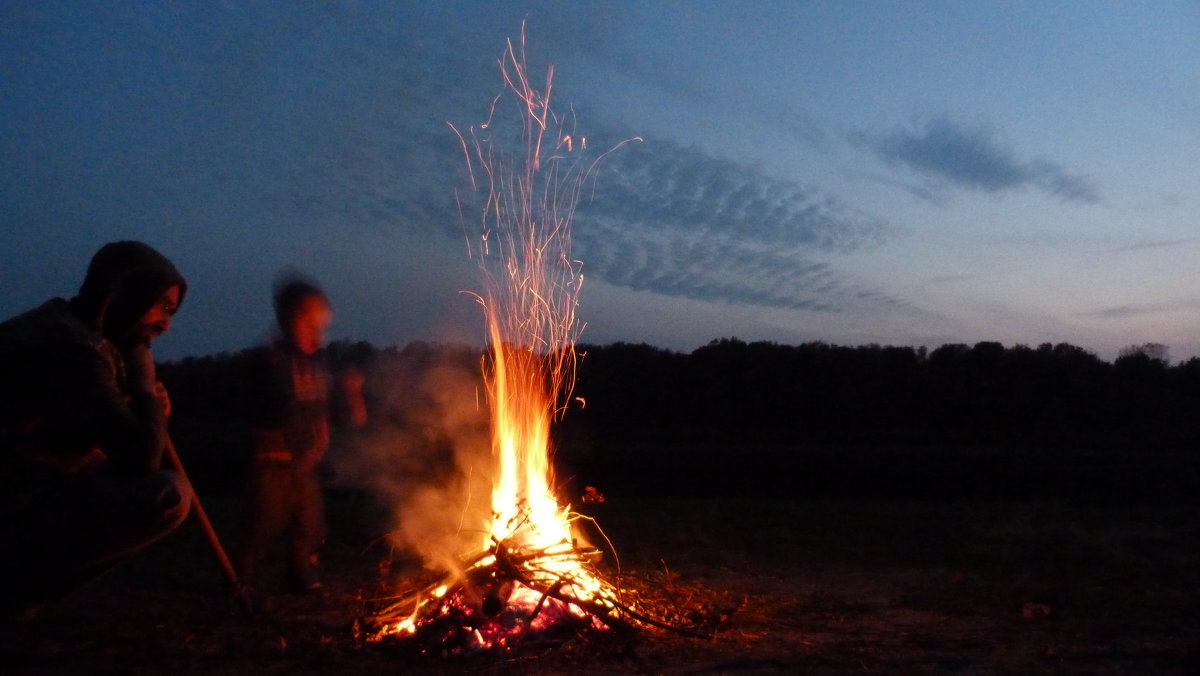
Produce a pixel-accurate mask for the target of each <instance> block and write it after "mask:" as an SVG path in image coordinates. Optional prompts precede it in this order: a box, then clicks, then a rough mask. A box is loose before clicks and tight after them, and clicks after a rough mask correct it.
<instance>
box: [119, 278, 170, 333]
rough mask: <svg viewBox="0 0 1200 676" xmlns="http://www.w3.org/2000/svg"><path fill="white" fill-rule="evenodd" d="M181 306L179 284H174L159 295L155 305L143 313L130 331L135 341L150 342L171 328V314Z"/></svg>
mask: <svg viewBox="0 0 1200 676" xmlns="http://www.w3.org/2000/svg"><path fill="white" fill-rule="evenodd" d="M178 308H179V286H178V285H176V286H172V287H170V288H169V289H167V290H166V291H164V292H163V295H162V296H159V298H158V300H157V301H155V303H154V305H152V306H150V309H149V310H147V311H146V314H144V315H142V318H141V319H139V320H138V322H137V324H136V325H134V327H133V330H132V331H131V332H130V338H131V340H132V341H133V342H142V343H149V342H150V341H152V340H154V339H155V338H157V337H159V336H161V335H162V334H164V333H166V332H167V331H168V330H169V329H170V328H171V316H172V315H174V314H175V310H176V309H178Z"/></svg>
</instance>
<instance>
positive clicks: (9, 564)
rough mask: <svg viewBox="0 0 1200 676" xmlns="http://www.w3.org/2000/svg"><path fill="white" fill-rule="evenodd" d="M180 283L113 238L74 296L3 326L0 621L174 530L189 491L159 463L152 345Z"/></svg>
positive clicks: (161, 438)
mask: <svg viewBox="0 0 1200 676" xmlns="http://www.w3.org/2000/svg"><path fill="white" fill-rule="evenodd" d="M186 290H187V284H186V282H185V281H184V279H183V277H182V276H181V275H180V274H179V272H178V271H177V270H176V269H175V266H174V265H173V264H172V263H171V262H170V261H169V260H167V259H166V258H165V257H163V256H162V255H161V254H160V253H158V252H157V251H155V250H154V249H152V248H151V247H149V246H147V245H145V244H143V243H141V242H132V241H122V242H113V243H110V244H107V245H105V246H104V247H102V248H101V249H100V250H99V251H98V252H97V253H96V255H95V256H94V257H93V258H92V260H91V263H90V265H89V266H88V270H87V274H86V276H85V278H84V281H83V285H82V286H81V287H80V289H79V293H78V295H76V296H75V297H73V298H71V299H70V300H66V299H63V298H54V299H51V300H49V301H47V302H46V303H44V304H42V305H41V306H39V307H37V308H34V309H32V310H30V311H28V312H25V313H24V314H21V315H18V316H17V317H14V318H12V319H9V320H7V321H5V322H3V323H0V541H3V542H4V552H5V553H4V556H3V557H0V614H2V615H0V617H2V618H3V619H4V620H5V621H10V620H14V619H23V618H28V617H31V616H32V615H33V613H34V612H35V611H36V609H37V608H38V607H39V606H40V605H41V604H43V603H44V602H46V601H50V600H55V599H57V598H60V597H62V596H64V595H65V594H67V593H68V592H70V591H71V590H73V589H75V588H77V587H79V586H80V585H82V584H83V583H85V582H87V581H89V580H91V579H92V578H95V577H96V576H97V575H99V574H100V573H102V572H104V571H105V570H108V569H109V568H111V567H112V566H114V565H116V564H117V563H120V562H121V561H123V560H125V559H126V558H128V557H129V556H130V555H132V554H134V553H135V552H137V551H139V550H140V549H142V548H144V547H146V546H147V545H149V544H150V543H152V542H154V541H155V540H158V539H159V538H161V537H163V536H164V535H166V534H167V533H170V532H171V531H172V530H174V529H175V528H176V527H177V526H179V524H180V523H182V522H183V520H184V518H185V517H186V516H187V512H188V506H189V504H190V502H191V496H192V493H191V487H190V486H189V485H188V483H187V481H186V480H185V479H184V478H182V477H181V476H180V475H178V474H176V473H174V472H171V471H167V470H163V469H161V467H160V465H161V460H162V456H163V453H164V449H165V445H166V443H167V425H166V419H167V415H168V413H169V410H170V404H169V401H168V399H167V396H166V391H165V390H164V389H163V387H162V384H161V383H159V382H158V381H157V380H156V378H155V372H154V355H153V353H152V352H151V348H150V343H151V341H153V340H154V339H155V338H157V337H158V336H159V335H161V334H162V333H164V332H165V331H167V330H168V329H169V328H170V322H171V317H172V315H174V314H175V311H176V310H177V309H178V308H179V305H180V303H181V302H182V301H183V297H184V294H185V292H186Z"/></svg>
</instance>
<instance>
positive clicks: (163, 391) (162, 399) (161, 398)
mask: <svg viewBox="0 0 1200 676" xmlns="http://www.w3.org/2000/svg"><path fill="white" fill-rule="evenodd" d="M154 396H155V397H157V398H158V403H160V404H162V410H163V417H164V418H170V417H171V397H170V396H168V395H167V388H166V386H165V385H163V384H162V381H161V380H156V381H154Z"/></svg>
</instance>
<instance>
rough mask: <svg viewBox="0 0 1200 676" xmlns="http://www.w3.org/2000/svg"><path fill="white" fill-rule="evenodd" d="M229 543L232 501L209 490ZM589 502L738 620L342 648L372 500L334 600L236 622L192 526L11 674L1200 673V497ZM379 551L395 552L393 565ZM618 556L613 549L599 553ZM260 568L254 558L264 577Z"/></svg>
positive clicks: (339, 553)
mask: <svg viewBox="0 0 1200 676" xmlns="http://www.w3.org/2000/svg"><path fill="white" fill-rule="evenodd" d="M206 506H207V507H208V510H209V512H210V513H211V514H212V515H213V517H214V521H215V522H216V524H217V526H218V529H219V530H220V531H221V532H222V533H225V534H227V536H228V537H227V538H226V539H227V540H230V542H231V543H232V541H233V540H234V536H233V534H234V533H235V532H236V529H237V523H238V519H239V514H240V504H239V502H238V501H237V500H234V499H228V498H227V499H215V498H214V499H210V500H206ZM589 511H590V513H591V515H593V516H594V517H595V518H596V519H597V521H598V522H599V523H600V524H601V526H602V527H603V528H604V530H605V533H606V534H607V536H608V537H609V538H610V539H611V540H612V541H613V543H614V544H615V545H616V548H617V551H618V553H619V555H620V562H621V565H622V568H623V570H624V571H625V572H626V573H632V574H633V575H634V577H636V578H638V579H641V580H643V581H644V582H645V583H649V584H657V585H674V586H675V587H676V588H677V589H678V590H679V591H680V592H681V593H682V592H685V591H686V590H689V589H690V590H702V591H704V592H706V593H708V594H711V595H713V596H714V597H717V598H720V599H723V600H724V601H726V602H728V603H729V604H730V605H731V606H734V607H736V612H734V614H733V615H732V616H731V617H730V619H729V620H728V621H727V622H726V623H725V624H724V625H723V626H722V628H721V630H720V631H719V632H718V633H717V634H716V636H715V637H714V638H713V639H712V640H711V641H703V640H695V639H688V638H683V637H679V636H674V635H671V634H664V633H660V632H646V633H645V634H644V635H643V636H641V637H640V638H639V639H638V640H637V641H635V642H633V643H625V642H617V641H614V640H606V639H604V638H596V637H593V638H591V639H590V640H582V641H581V640H576V641H573V642H567V643H563V644H559V645H546V646H542V647H541V648H540V649H538V650H531V651H525V652H522V653H519V654H516V655H509V656H496V655H481V656H475V657H470V658H457V659H444V658H439V657H425V656H413V655H410V654H402V653H400V652H397V651H396V650H394V649H392V648H389V647H388V646H384V645H379V644H363V643H360V642H358V641H356V639H355V637H354V634H353V631H352V624H353V622H354V620H355V619H356V618H357V617H361V616H362V614H363V613H364V612H366V608H367V607H368V606H366V605H364V603H363V601H362V599H364V598H371V597H375V596H378V595H379V594H381V593H386V590H385V587H386V585H385V584H383V583H384V580H385V577H384V575H383V573H381V565H382V564H385V563H387V562H389V561H390V562H391V569H392V573H391V574H398V575H400V576H401V577H404V576H411V575H415V574H417V572H418V569H419V567H418V565H417V564H416V562H414V561H412V560H411V559H406V558H405V557H404V556H403V554H402V553H399V554H397V555H396V556H394V557H393V556H391V555H389V552H388V551H387V550H386V548H385V547H383V546H381V545H380V543H378V542H376V543H375V544H371V538H370V533H371V529H372V526H371V525H370V519H369V518H368V515H369V514H370V513H371V509H370V508H369V506H368V505H365V504H364V503H363V502H362V501H361V500H359V499H354V498H352V497H350V496H346V495H342V496H335V497H333V498H332V499H331V509H330V512H331V531H332V532H331V542H330V545H329V547H328V549H327V552H326V557H325V562H324V566H325V577H326V581H327V583H328V587H329V593H328V594H327V595H325V596H318V597H295V596H289V595H286V594H282V593H279V590H278V589H277V588H275V587H274V586H273V583H271V582H270V581H269V580H268V581H266V582H265V583H264V584H262V585H261V586H260V588H259V589H258V592H257V594H256V599H257V612H256V613H255V615H254V616H253V617H249V618H248V617H245V616H244V615H243V614H242V613H240V612H239V611H238V610H237V608H236V606H234V605H233V604H231V603H230V602H229V600H228V598H227V595H226V593H225V591H224V589H223V585H222V580H221V578H220V575H219V574H218V572H217V569H216V567H215V565H214V564H213V562H212V557H211V556H210V554H209V553H208V551H207V549H206V548H205V545H204V542H203V540H202V539H201V538H200V536H199V534H198V530H197V529H196V528H195V524H185V525H184V527H183V529H182V530H181V531H180V532H178V533H176V534H174V535H172V536H171V537H170V538H168V539H167V540H166V541H164V542H161V543H159V544H157V545H155V546H154V547H152V548H151V549H149V550H147V551H146V552H144V553H142V554H141V555H140V556H139V557H137V558H135V559H133V560H131V561H130V562H128V563H127V564H126V565H124V566H123V567H121V568H119V569H117V570H115V571H113V572H112V573H110V574H109V575H108V576H106V577H104V578H102V579H100V580H98V581H97V582H95V583H94V584H92V585H91V586H89V587H87V588H85V589H83V590H81V591H79V592H77V593H76V594H74V595H72V596H70V597H69V598H67V599H66V600H64V601H62V602H60V603H58V604H55V605H53V606H51V607H47V608H45V609H43V611H42V613H41V614H40V615H39V616H38V617H37V618H36V619H35V620H33V621H32V622H27V623H22V624H17V625H11V626H7V627H5V628H4V629H3V651H4V652H3V658H2V659H3V663H2V664H0V666H3V668H4V671H5V672H6V673H13V674H69V673H122V674H125V673H135V674H136V673H141V674H158V673H223V674H250V673H254V674H277V673H287V674H335V673H406V672H409V673H411V672H419V673H529V674H550V673H567V672H570V673H585V674H586V673H594V674H601V673H604V674H608V673H655V674H658V673H661V674H710V673H727V674H773V673H797V672H799V673H815V674H823V673H828V674H841V673H850V672H854V673H858V672H862V673H889V674H892V673H946V672H951V673H968V674H974V673H984V674H991V673H1014V674H1015V673H1020V674H1027V673H1087V674H1095V673H1137V674H1148V673H1154V674H1171V673H1178V674H1185V673H1196V672H1197V671H1200V645H1198V638H1197V637H1200V518H1198V517H1200V505H1197V504H1196V502H1195V501H1191V500H1181V499H1178V498H1173V499H1169V500H1154V499H1149V498H1146V497H1141V498H1139V499H1137V500H1136V501H1127V500H1123V499H1122V498H1121V497H1120V496H1112V497H1111V499H1108V500H1104V501H1094V500H1093V501H1079V500H1073V501H1065V500H1054V499H1047V498H1038V499H1029V500H988V501H981V500H958V501H955V500H947V499H941V500H937V501H932V500H912V499H892V500H887V499H879V498H871V499H856V498H836V499H834V498H824V499H803V498H780V497H771V498H747V497H719V496H713V497H702V498H680V497H673V498H647V497H617V496H610V498H609V500H608V501H607V502H604V503H601V504H596V505H592V506H591V508H590V510H589ZM393 558H394V559H395V560H393ZM604 565H605V566H607V567H608V568H609V569H610V570H612V569H613V567H614V566H615V558H614V557H613V556H611V553H610V554H609V555H608V556H606V558H605V564H604ZM266 576H267V577H269V571H267V575H266Z"/></svg>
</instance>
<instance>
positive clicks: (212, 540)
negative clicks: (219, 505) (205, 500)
mask: <svg viewBox="0 0 1200 676" xmlns="http://www.w3.org/2000/svg"><path fill="white" fill-rule="evenodd" d="M163 450H164V452H165V454H166V460H167V463H168V464H170V465H171V469H173V470H175V471H176V472H179V475H180V476H182V477H183V478H184V479H185V480H186V479H187V472H186V471H185V470H184V469H183V463H182V462H180V460H179V453H178V452H176V451H175V444H174V443H173V442H172V441H171V438H170V437H167V443H166V447H165V448H164V449H163ZM188 483H189V484H190V483H191V481H190V480H189V481H188ZM191 512H192V514H195V515H196V520H197V521H198V522H200V528H201V530H203V531H204V537H205V539H207V540H208V546H209V548H211V549H212V551H213V554H214V555H216V557H217V563H218V564H220V566H221V570H222V571H224V573H225V578H226V579H227V580H228V581H229V585H230V586H231V587H233V592H234V594H235V595H236V596H237V598H238V600H239V601H241V603H242V607H243V609H244V610H246V612H247V613H249V612H250V606H249V599H247V598H246V596H245V594H244V593H243V590H242V584H241V581H239V580H238V574H237V571H236V570H234V568H233V564H232V563H231V562H230V561H229V555H228V554H226V553H225V548H224V547H222V546H221V539H220V538H218V537H217V531H216V530H215V529H214V528H213V525H212V522H211V521H209V520H208V514H206V513H205V512H204V505H202V504H200V496H198V495H196V491H195V489H193V490H192V509H191Z"/></svg>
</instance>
